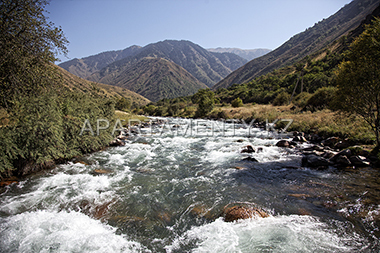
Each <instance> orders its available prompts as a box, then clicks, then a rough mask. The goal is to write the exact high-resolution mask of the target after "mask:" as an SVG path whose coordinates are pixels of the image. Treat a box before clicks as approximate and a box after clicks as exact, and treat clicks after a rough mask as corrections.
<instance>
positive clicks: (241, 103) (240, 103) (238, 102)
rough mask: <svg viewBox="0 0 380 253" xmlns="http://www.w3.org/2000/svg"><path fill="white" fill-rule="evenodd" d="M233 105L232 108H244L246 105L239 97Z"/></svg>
mask: <svg viewBox="0 0 380 253" xmlns="http://www.w3.org/2000/svg"><path fill="white" fill-rule="evenodd" d="M231 105H232V107H235V108H236V107H242V106H243V105H244V104H243V101H242V100H241V99H240V98H239V97H238V98H235V99H234V100H233V101H232V102H231Z"/></svg>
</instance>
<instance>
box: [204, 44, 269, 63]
mask: <svg viewBox="0 0 380 253" xmlns="http://www.w3.org/2000/svg"><path fill="white" fill-rule="evenodd" d="M207 50H208V51H209V52H213V53H233V54H236V55H238V56H240V57H242V58H244V59H246V60H248V61H250V60H253V59H255V58H258V57H260V56H263V55H265V54H267V53H269V52H270V51H272V50H271V49H267V48H256V49H240V48H235V47H234V48H232V47H217V48H207Z"/></svg>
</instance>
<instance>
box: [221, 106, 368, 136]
mask: <svg viewBox="0 0 380 253" xmlns="http://www.w3.org/2000/svg"><path fill="white" fill-rule="evenodd" d="M291 108H292V105H289V106H272V105H245V106H244V107H239V108H233V107H219V108H217V110H222V111H224V113H225V115H226V116H227V118H234V119H244V120H245V121H247V120H249V121H251V120H252V119H255V120H256V121H257V122H262V121H265V120H268V122H273V121H274V120H276V119H279V120H280V119H292V120H293V123H292V124H291V126H290V128H289V129H288V131H300V132H308V133H319V134H320V135H323V136H326V137H327V136H339V137H343V138H350V139H354V140H359V141H362V142H364V143H367V142H371V140H374V137H375V136H374V134H373V133H372V131H371V129H370V128H369V127H368V126H367V124H366V122H365V121H364V120H363V119H362V118H361V117H359V116H355V115H351V116H349V115H347V114H342V113H337V112H333V111H330V110H323V111H317V112H313V113H312V112H301V111H299V110H292V109H291ZM287 123H288V122H285V121H283V122H282V123H280V124H277V126H278V127H284V126H285V125H286V124H287Z"/></svg>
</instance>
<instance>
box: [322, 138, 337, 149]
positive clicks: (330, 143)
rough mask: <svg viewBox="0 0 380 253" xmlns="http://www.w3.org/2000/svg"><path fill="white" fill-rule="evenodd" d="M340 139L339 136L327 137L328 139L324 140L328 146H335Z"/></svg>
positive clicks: (324, 143)
mask: <svg viewBox="0 0 380 253" xmlns="http://www.w3.org/2000/svg"><path fill="white" fill-rule="evenodd" d="M338 141H339V138H338V137H330V138H327V139H326V140H324V141H322V144H323V146H328V147H331V148H332V147H334V145H335V144H336V143H337V142H338Z"/></svg>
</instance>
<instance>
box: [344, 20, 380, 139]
mask: <svg viewBox="0 0 380 253" xmlns="http://www.w3.org/2000/svg"><path fill="white" fill-rule="evenodd" d="M379 69H380V19H378V18H377V19H375V20H374V22H373V24H372V25H370V26H367V28H366V30H365V31H364V32H363V33H362V34H361V35H360V36H359V37H358V38H357V39H356V40H355V41H354V42H353V43H352V44H351V46H350V51H348V52H347V60H346V61H344V62H343V63H341V64H340V65H339V69H338V71H337V84H338V91H337V100H338V101H340V102H339V103H337V105H338V107H339V108H340V109H342V110H344V111H347V112H350V113H357V114H358V115H360V116H361V117H363V118H364V120H365V121H366V122H367V123H368V124H369V126H370V127H371V128H372V130H373V131H374V133H375V135H376V141H377V145H378V146H380V72H379Z"/></svg>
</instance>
